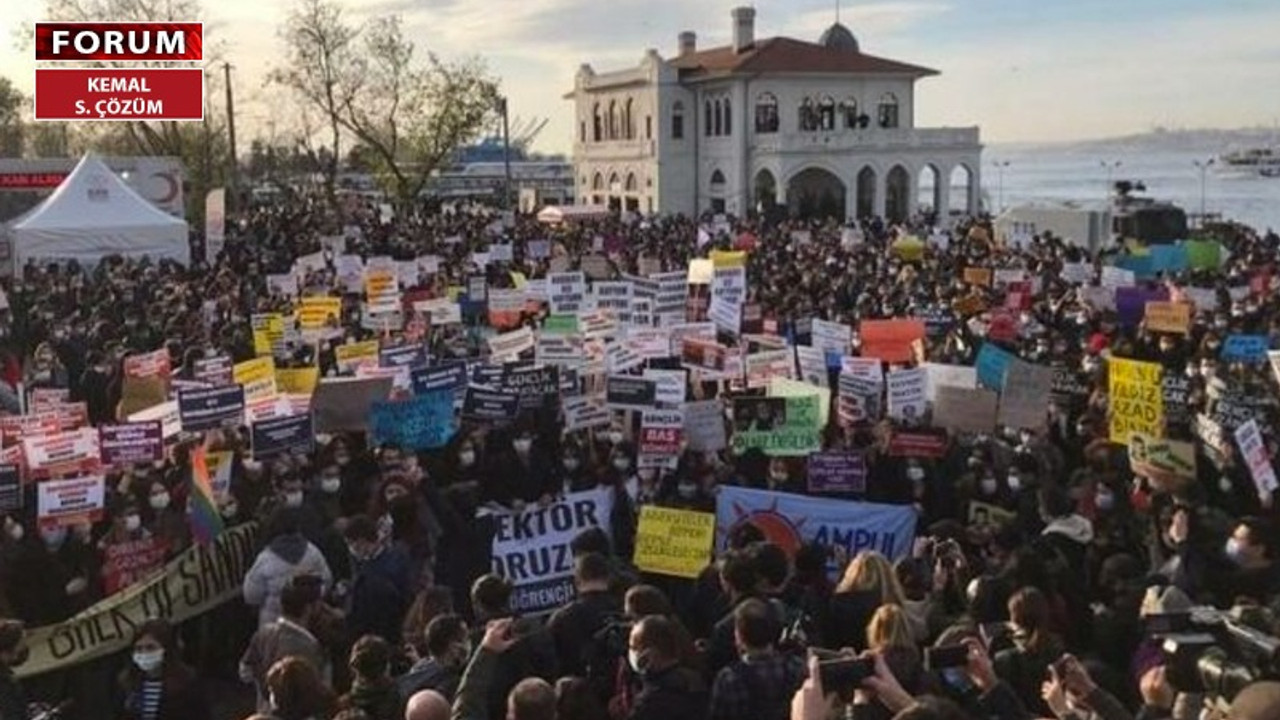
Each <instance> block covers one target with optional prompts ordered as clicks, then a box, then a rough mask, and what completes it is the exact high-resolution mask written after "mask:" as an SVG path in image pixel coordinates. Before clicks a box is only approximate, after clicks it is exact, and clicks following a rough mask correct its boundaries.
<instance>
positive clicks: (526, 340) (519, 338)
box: [489, 327, 533, 360]
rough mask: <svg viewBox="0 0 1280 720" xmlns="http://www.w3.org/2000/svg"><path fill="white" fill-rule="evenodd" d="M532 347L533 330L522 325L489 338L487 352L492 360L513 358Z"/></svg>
mask: <svg viewBox="0 0 1280 720" xmlns="http://www.w3.org/2000/svg"><path fill="white" fill-rule="evenodd" d="M532 349H533V330H530V329H529V328H528V327H522V328H520V329H519V330H512V331H511V332H509V333H503V334H501V335H497V336H494V337H491V338H489V354H490V355H492V356H493V359H494V360H499V359H502V360H514V359H516V358H517V357H518V356H519V355H520V353H522V352H524V351H525V350H532Z"/></svg>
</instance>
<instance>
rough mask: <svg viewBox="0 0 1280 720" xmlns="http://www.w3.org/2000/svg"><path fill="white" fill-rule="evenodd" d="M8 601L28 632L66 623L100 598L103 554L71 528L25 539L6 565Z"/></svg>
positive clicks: (46, 530)
mask: <svg viewBox="0 0 1280 720" xmlns="http://www.w3.org/2000/svg"><path fill="white" fill-rule="evenodd" d="M7 565H8V567H7V568H6V569H7V573H8V577H9V578H21V579H22V581H21V582H13V583H10V584H9V588H8V598H9V601H10V603H11V604H12V605H13V611H14V613H15V614H16V615H17V617H18V618H19V619H20V620H22V621H23V622H25V623H26V624H27V625H28V626H31V627H39V626H41V625H49V624H53V623H57V622H61V621H63V620H65V619H67V618H68V617H71V616H72V615H74V614H76V613H77V612H79V611H81V610H83V609H85V608H87V607H89V606H90V605H92V604H93V602H94V601H95V600H97V599H98V598H99V597H101V584H100V583H99V581H98V579H99V576H100V571H99V562H98V554H97V552H96V550H95V549H94V548H93V547H92V546H91V545H89V544H88V542H87V541H86V540H84V539H82V536H81V534H80V533H77V532H72V531H71V529H70V528H68V527H43V528H41V529H40V531H39V533H38V535H37V536H35V537H31V536H30V535H26V534H25V533H24V539H23V541H21V542H20V543H19V544H18V545H17V548H16V551H15V552H14V554H13V555H12V556H11V558H10V562H9V563H7Z"/></svg>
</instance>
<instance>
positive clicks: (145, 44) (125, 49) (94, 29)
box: [36, 22, 204, 62]
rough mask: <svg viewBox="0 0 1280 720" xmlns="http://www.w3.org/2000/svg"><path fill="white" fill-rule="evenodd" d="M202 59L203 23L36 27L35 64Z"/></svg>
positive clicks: (130, 23)
mask: <svg viewBox="0 0 1280 720" xmlns="http://www.w3.org/2000/svg"><path fill="white" fill-rule="evenodd" d="M203 59H204V24H203V23H198V22H179V23H167V22H91V23H71V22H39V23H36V60H109V61H115V62H123V61H137V60H167V61H170V62H177V61H182V60H203Z"/></svg>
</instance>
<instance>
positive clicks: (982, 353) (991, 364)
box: [977, 343, 1017, 391]
mask: <svg viewBox="0 0 1280 720" xmlns="http://www.w3.org/2000/svg"><path fill="white" fill-rule="evenodd" d="M1016 359H1017V358H1015V357H1014V355H1013V353H1011V352H1009V351H1007V350H1001V349H1000V348H998V347H996V346H995V345H992V344H991V343H986V344H985V345H983V346H982V349H981V350H979V351H978V362H977V370H978V382H979V383H981V384H982V386H983V387H986V388H989V389H991V390H996V391H999V390H1003V389H1004V373H1005V371H1006V370H1008V368H1009V364H1010V363H1012V362H1013V361H1014V360H1016Z"/></svg>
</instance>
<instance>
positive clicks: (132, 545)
mask: <svg viewBox="0 0 1280 720" xmlns="http://www.w3.org/2000/svg"><path fill="white" fill-rule="evenodd" d="M168 551H169V544H168V543H167V542H165V540H164V539H163V538H158V537H148V538H143V539H141V540H130V541H129V542H123V543H110V544H108V545H106V546H105V547H104V548H103V549H102V588H103V590H104V591H105V592H106V594H107V595H114V594H116V593H118V592H120V591H121V590H124V589H126V588H128V587H130V586H132V585H134V584H135V583H139V582H142V581H144V580H146V579H147V578H148V577H150V576H151V575H152V574H153V573H155V572H157V571H159V570H160V568H161V567H163V566H164V556H165V554H166V553H168Z"/></svg>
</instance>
